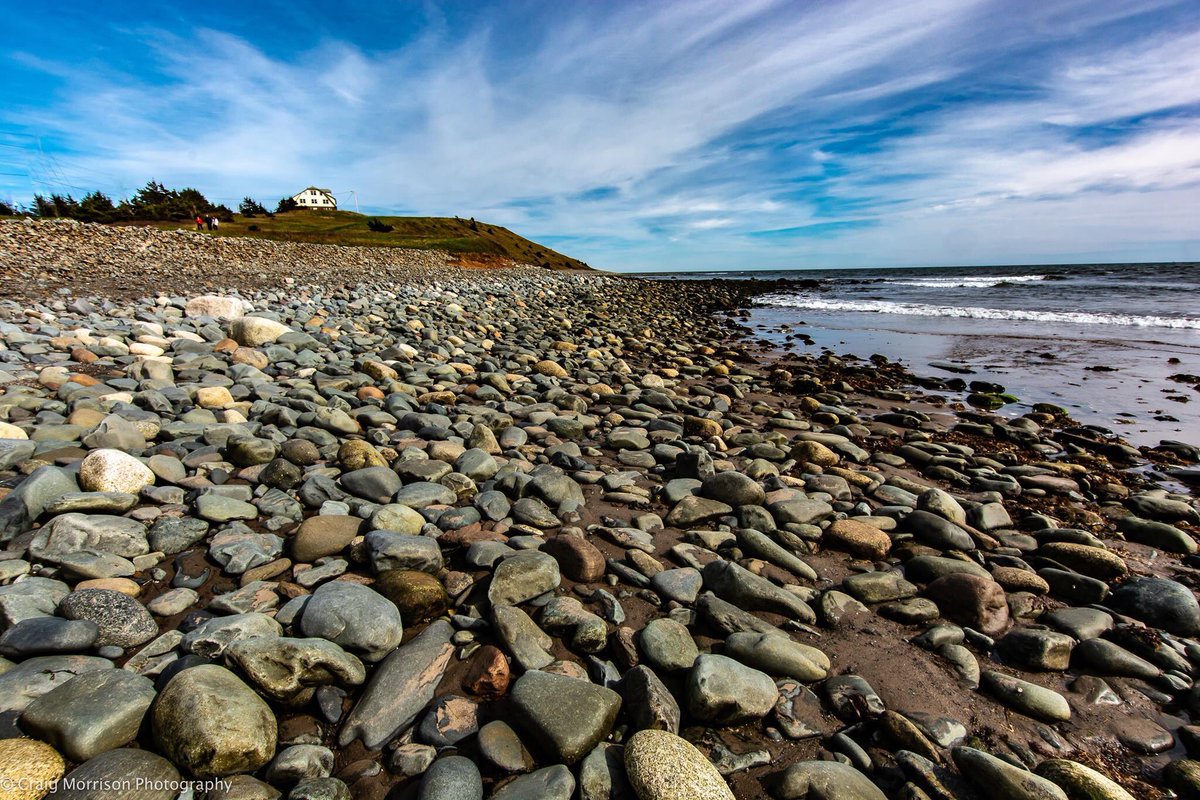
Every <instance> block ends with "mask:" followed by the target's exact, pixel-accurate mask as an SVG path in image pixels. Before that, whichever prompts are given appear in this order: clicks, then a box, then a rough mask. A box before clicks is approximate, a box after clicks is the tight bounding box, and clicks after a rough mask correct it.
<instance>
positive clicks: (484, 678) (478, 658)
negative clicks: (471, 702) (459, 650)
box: [463, 644, 512, 700]
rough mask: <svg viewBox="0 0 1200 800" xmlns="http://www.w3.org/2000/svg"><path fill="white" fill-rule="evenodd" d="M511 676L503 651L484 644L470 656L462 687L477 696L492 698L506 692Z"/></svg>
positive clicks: (501, 695)
mask: <svg viewBox="0 0 1200 800" xmlns="http://www.w3.org/2000/svg"><path fill="white" fill-rule="evenodd" d="M511 677H512V676H511V673H510V672H509V668H508V659H507V658H505V656H504V653H502V652H500V650H499V649H497V648H496V647H493V646H492V645H490V644H486V645H484V646H483V647H481V648H479V649H478V650H476V651H475V655H474V656H472V657H471V664H470V666H468V667H467V674H466V677H464V678H463V688H464V689H466V690H467V691H468V692H470V693H471V694H473V695H476V696H478V697H483V698H485V699H489V700H494V699H496V698H498V697H503V696H504V695H505V694H506V693H507V692H508V683H509V680H510V679H511Z"/></svg>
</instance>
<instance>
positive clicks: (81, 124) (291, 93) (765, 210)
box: [10, 0, 1200, 267]
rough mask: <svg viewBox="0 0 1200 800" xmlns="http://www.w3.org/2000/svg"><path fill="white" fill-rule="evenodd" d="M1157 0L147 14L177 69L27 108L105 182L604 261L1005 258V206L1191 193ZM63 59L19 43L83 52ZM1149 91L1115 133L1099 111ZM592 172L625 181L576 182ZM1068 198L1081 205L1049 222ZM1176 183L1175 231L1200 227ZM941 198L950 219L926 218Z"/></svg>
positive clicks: (1196, 134)
mask: <svg viewBox="0 0 1200 800" xmlns="http://www.w3.org/2000/svg"><path fill="white" fill-rule="evenodd" d="M1143 10H1145V7H1143V8H1142V9H1129V8H1126V7H1125V6H1124V5H1123V4H1117V3H1110V4H1099V3H1092V2H1086V3H1085V2H1079V0H1070V1H1069V2H1059V3H1051V4H1043V5H1039V6H1038V7H1037V8H1036V9H1031V10H1029V11H1028V13H1025V14H1016V13H1013V11H1012V9H1011V6H1010V5H1008V4H1007V3H1006V2H1002V0H934V2H930V3H922V4H879V3H876V2H867V1H866V0H849V1H848V2H842V3H837V4H796V3H787V2H783V0H756V1H755V2H744V3H727V2H724V0H704V1H703V2H695V3H672V4H644V5H643V4H638V5H621V6H610V5H586V4H584V5H576V6H569V7H566V8H564V9H561V10H560V11H558V12H556V13H555V14H553V15H548V16H547V17H546V18H545V19H540V20H538V26H536V27H537V30H538V31H539V33H538V34H537V35H536V36H533V38H532V39H531V40H530V41H529V42H528V43H524V44H523V46H524V47H525V48H526V49H524V50H522V51H520V52H514V51H512V50H511V49H510V45H509V43H508V42H507V41H506V39H505V37H504V33H503V25H502V23H503V22H504V20H501V19H498V18H494V17H489V16H488V15H487V14H483V13H481V14H480V15H479V21H478V24H477V25H476V27H474V28H472V29H470V30H467V31H466V32H465V33H461V34H460V35H458V36H457V38H452V37H451V34H450V31H451V30H453V26H441V25H431V26H430V27H428V28H427V30H426V32H425V33H424V35H422V36H420V37H418V38H417V39H415V40H414V41H411V42H410V43H408V44H406V45H405V46H403V47H401V48H399V49H397V50H395V51H394V52H382V53H381V52H376V51H366V50H364V49H361V48H359V47H356V46H355V45H354V44H353V43H348V42H328V43H326V44H324V45H322V46H321V47H319V48H317V49H315V50H313V51H309V52H298V53H289V54H288V55H287V56H286V57H273V56H270V55H268V54H267V53H266V52H265V51H264V50H262V49H260V48H258V47H256V46H255V45H254V44H253V43H251V42H248V41H246V40H244V39H240V38H237V37H235V36H232V35H229V34H227V33H221V32H218V31H201V32H200V33H198V34H194V35H191V34H189V37H188V38H182V37H180V36H175V35H167V34H161V33H159V34H155V35H154V36H153V37H152V38H150V39H149V40H148V41H149V43H150V44H151V45H153V47H154V52H155V54H156V56H157V58H158V59H159V61H158V70H159V73H160V74H158V75H157V76H155V77H153V78H139V77H136V76H133V75H127V74H103V73H101V74H97V75H95V76H93V77H89V76H87V75H83V74H79V73H77V72H74V73H73V72H71V71H70V70H67V71H66V72H67V73H68V74H71V75H72V77H71V88H70V89H69V92H68V94H67V95H66V97H65V99H64V100H63V101H62V102H61V103H60V104H59V105H57V106H56V107H54V108H53V109H52V110H51V111H49V112H46V113H42V114H40V115H39V114H34V113H32V112H20V113H22V119H21V121H22V122H23V123H25V124H26V125H28V126H29V127H33V128H37V129H39V130H41V131H43V132H46V133H48V134H54V135H55V136H57V137H59V138H62V139H65V140H67V141H68V142H69V143H70V144H71V147H72V149H73V150H74V151H75V153H74V155H73V156H72V159H71V163H72V164H73V165H74V168H77V169H78V170H79V171H80V172H81V173H83V174H88V175H95V174H105V175H112V176H114V180H113V184H112V185H109V186H105V187H102V188H106V189H108V190H109V191H117V184H121V185H124V186H126V187H133V186H136V185H140V184H141V183H142V182H144V181H145V180H146V179H147V178H150V177H155V178H158V179H160V180H164V181H166V182H168V183H174V184H192V185H196V186H199V187H201V188H202V189H204V190H205V191H206V193H208V194H209V195H210V196H212V197H216V198H220V199H225V200H226V201H228V200H230V199H232V200H234V201H235V202H236V200H237V199H239V198H240V197H241V196H242V195H245V194H252V195H256V196H259V197H260V199H264V198H265V199H269V198H273V197H277V196H282V195H283V194H290V193H291V191H293V190H294V189H295V188H296V187H297V186H299V185H307V184H309V183H318V184H321V185H328V186H331V187H332V188H334V189H335V190H342V189H350V188H354V189H356V190H358V193H359V197H360V198H361V201H362V202H363V203H364V205H365V206H367V207H373V208H379V209H387V208H396V209H405V210H410V211H414V212H419V213H423V214H447V215H453V214H459V215H462V216H476V217H478V218H485V219H489V220H492V221H495V222H497V223H500V224H506V225H510V226H513V227H517V228H519V229H520V230H521V231H522V232H525V233H530V234H535V235H536V234H553V235H559V236H576V237H579V239H580V244H579V248H580V249H579V250H578V251H574V252H577V253H578V254H579V255H580V256H581V257H583V258H584V259H585V260H588V261H590V262H592V263H594V264H597V265H601V266H649V265H648V264H647V263H646V261H648V260H650V259H659V260H661V261H664V262H668V263H669V264H672V265H678V266H685V265H697V264H700V265H702V266H705V267H713V266H721V264H718V263H716V261H715V260H716V259H720V258H725V259H728V261H727V262H726V263H727V265H729V266H736V265H737V263H736V262H737V260H738V259H741V258H745V257H746V254H747V253H752V254H753V256H752V257H754V258H758V257H761V258H762V259H765V260H767V261H770V263H771V264H772V265H776V266H783V265H788V264H790V265H796V266H800V265H802V264H801V263H799V262H800V261H803V262H804V263H811V264H813V265H819V264H830V263H834V264H848V263H859V264H870V263H919V262H932V261H940V262H944V261H956V260H957V261H963V260H968V259H967V258H966V257H965V255H963V256H958V255H956V254H958V253H962V254H977V256H978V257H980V258H984V259H985V260H987V258H986V254H987V252H993V251H986V252H985V251H984V250H983V249H980V248H982V247H983V246H984V244H986V246H987V247H993V248H996V249H995V250H994V252H996V253H1001V254H1003V253H1011V252H1017V250H1018V249H1019V248H1017V247H1015V245H1014V244H1013V242H1011V241H1008V242H1005V241H1004V240H1003V238H1001V237H1000V236H999V233H1000V232H1003V231H1005V230H1007V231H1008V232H1009V233H1011V232H1012V230H1013V229H1012V227H1011V225H1010V224H1008V223H1007V222H1006V221H1007V220H1011V219H1021V220H1023V221H1024V222H1023V223H1022V224H1026V225H1029V226H1030V229H1031V230H1038V231H1040V233H1039V236H1038V237H1037V239H1036V241H1037V242H1038V243H1039V246H1040V247H1042V248H1043V250H1044V252H1046V253H1060V252H1065V248H1070V247H1072V246H1074V244H1073V242H1075V241H1076V240H1078V239H1079V238H1080V236H1081V235H1082V234H1081V231H1083V230H1086V231H1087V232H1088V235H1089V236H1097V237H1098V238H1095V239H1092V240H1091V241H1097V242H1100V241H1105V242H1112V243H1113V246H1114V247H1115V246H1118V245H1119V243H1120V242H1123V241H1135V240H1136V241H1142V239H1141V238H1140V237H1141V234H1142V230H1144V228H1143V229H1142V230H1139V229H1137V227H1136V226H1137V225H1144V217H1145V216H1147V215H1146V214H1133V213H1131V212H1130V209H1131V208H1132V207H1134V206H1136V207H1138V208H1142V209H1158V208H1160V207H1162V206H1163V204H1164V203H1167V202H1168V199H1169V201H1170V202H1172V203H1177V202H1179V200H1180V198H1184V197H1191V196H1192V193H1193V192H1194V189H1193V187H1194V186H1195V184H1196V183H1197V182H1200V156H1197V155H1196V154H1198V153H1200V126H1197V123H1196V117H1195V114H1194V112H1186V111H1181V110H1180V109H1181V108H1184V107H1186V106H1188V105H1189V104H1195V103H1197V102H1200V56H1197V53H1200V46H1198V45H1200V31H1197V30H1192V31H1188V30H1179V31H1174V30H1167V29H1160V30H1157V31H1151V32H1149V33H1146V34H1145V35H1143V36H1142V37H1140V38H1136V39H1133V40H1131V41H1123V43H1122V44H1120V45H1119V46H1117V45H1114V44H1113V41H1112V36H1113V34H1112V30H1113V29H1114V26H1116V25H1118V24H1121V23H1122V20H1123V18H1125V17H1129V16H1131V15H1136V14H1138V13H1141V11H1143ZM1097 31H1104V34H1103V35H1100V34H1098V33H1096V32H1097ZM126 44H128V43H126ZM1059 44H1061V45H1062V47H1061V48H1058V45H1059ZM1021 48H1034V49H1037V48H1043V50H1046V49H1048V50H1049V51H1050V52H1053V53H1057V55H1055V56H1054V57H1045V53H1044V52H1043V51H1039V52H1043V55H1042V57H1040V58H1038V59H1032V60H1031V61H1030V62H1029V64H1030V66H1021V65H1022V63H1023V62H1022V61H1021V60H1020V59H1015V60H1014V59H1013V57H1010V56H1008V53H1009V52H1010V51H1012V52H1014V53H1017V52H1021V53H1023V52H1025V51H1024V50H1021ZM1022 57H1023V56H1022ZM45 58H46V57H45V56H38V55H29V56H24V59H25V63H26V64H27V65H38V66H41V67H42V68H45V69H47V70H59V71H60V72H63V70H62V69H61V65H60V64H58V63H55V62H50V63H48V64H47V63H44V62H45ZM1006 58H1008V59H1009V60H1006ZM997 64H1002V65H1008V66H1010V67H1013V68H1014V69H1015V68H1016V67H1018V66H1019V67H1020V69H1018V70H1017V72H1016V73H1014V74H1013V76H1012V78H1011V83H1012V85H1013V86H1014V87H1015V88H1017V89H1020V91H1013V92H1010V93H1009V94H1008V95H1007V96H1005V97H1004V98H1002V99H998V98H996V97H992V96H989V95H987V94H986V93H982V94H981V93H975V92H974V91H973V89H974V87H973V85H972V82H973V81H980V80H984V79H985V78H987V79H992V78H994V76H992V75H990V74H988V71H989V70H992V69H994V68H995V65H997ZM944 87H952V90H953V92H954V97H953V98H951V97H950V96H945V97H943V95H942V92H944V91H950V89H946V88H944ZM906 97H907V98H911V97H917V98H920V99H921V100H924V101H927V102H925V103H924V105H923V107H922V110H921V111H922V113H921V114H919V115H913V116H912V118H911V120H910V122H909V123H908V124H907V126H906V127H905V129H903V130H900V131H895V132H892V133H889V134H888V135H887V136H883V137H881V138H880V140H879V141H878V142H876V143H874V144H873V146H872V148H871V149H869V150H867V151H865V152H864V151H862V148H850V149H849V151H847V149H846V148H845V147H842V146H840V145H842V144H843V143H844V141H845V140H846V139H847V138H848V137H850V136H851V135H852V134H849V133H846V131H847V130H849V129H852V128H858V129H867V130H869V129H871V128H872V126H875V127H878V126H880V125H881V124H882V123H883V122H884V121H886V119H887V118H888V116H889V115H892V114H895V113H896V112H897V110H898V109H900V108H902V107H903V106H901V105H897V104H901V103H904V102H911V103H919V102H920V100H905V98H906ZM928 101H932V102H928ZM1164 112H1171V113H1170V114H1164ZM12 113H16V112H15V110H14V111H10V116H11V114H12ZM1156 113H1157V114H1159V115H1161V116H1162V118H1161V119H1159V118H1152V119H1148V120H1144V121H1142V122H1140V123H1139V125H1138V126H1136V127H1130V128H1129V129H1127V130H1122V131H1120V133H1119V135H1113V136H1111V137H1109V138H1107V139H1106V138H1089V137H1088V136H1083V135H1081V134H1082V133H1086V131H1081V130H1080V126H1088V125H1096V124H1102V123H1105V124H1107V123H1114V122H1120V121H1122V120H1125V119H1126V118H1128V117H1131V116H1135V115H1154V114H1156ZM1122 124H1125V123H1122ZM879 129H880V130H882V128H879ZM598 187H616V189H617V191H615V192H611V193H609V194H607V195H601V196H599V197H598V198H597V199H594V200H590V201H584V200H579V199H571V198H577V197H578V196H579V195H581V194H583V193H585V192H587V191H588V190H592V189H596V188H598ZM806 192H807V193H806ZM814 192H815V193H819V194H822V195H824V196H825V197H826V199H827V200H828V202H827V203H825V204H824V205H822V204H821V203H819V202H818V200H817V198H816V197H815V195H814V194H813V193H814ZM1114 198H1115V199H1114ZM849 208H852V209H853V210H852V211H850V210H847V209H849ZM1049 209H1053V210H1054V213H1056V214H1059V215H1060V217H1061V218H1062V219H1063V220H1069V221H1071V225H1072V227H1068V226H1066V225H1065V224H1063V225H1060V226H1058V228H1057V229H1056V228H1054V227H1052V226H1050V225H1048V224H1038V221H1039V220H1040V219H1042V217H1043V216H1044V215H1045V214H1046V213H1048V211H1049ZM1166 210H1167V211H1168V212H1169V213H1166V214H1159V215H1158V218H1160V219H1165V220H1168V223H1169V224H1166V225H1155V226H1153V227H1154V230H1155V231H1156V236H1157V238H1156V239H1155V241H1164V242H1176V241H1180V240H1184V239H1186V238H1187V237H1188V232H1189V230H1190V228H1189V227H1188V226H1187V225H1186V224H1185V223H1184V222H1182V221H1181V220H1179V215H1178V214H1175V213H1170V212H1171V211H1172V209H1166ZM1097 215H1117V216H1115V217H1111V218H1109V217H1104V218H1103V219H1099V218H1098V217H1097ZM1150 216H1153V215H1150ZM1093 219H1096V220H1097V221H1098V222H1097V225H1096V227H1097V228H1098V229H1099V232H1097V231H1096V230H1094V229H1093V226H1092V225H1091V220H1093ZM846 221H870V222H873V223H875V225H876V227H874V228H872V229H869V230H856V231H855V232H853V233H845V234H842V235H840V236H838V237H837V238H825V239H820V238H813V237H804V238H802V239H796V240H794V241H790V242H788V243H786V244H778V243H772V242H771V240H769V239H763V238H754V239H751V238H747V237H745V236H744V235H743V234H745V233H747V232H750V231H753V230H769V229H782V228H797V227H802V226H811V225H818V224H823V223H829V222H846ZM1176 223H1178V224H1176ZM947 225H952V226H955V233H954V234H953V235H949V234H946V235H938V234H936V233H933V232H932V231H936V230H938V229H939V228H938V226H943V227H944V226H947ZM931 226H932V228H931ZM1193 238H1194V237H1193ZM666 239H672V240H674V242H675V244H674V246H673V247H672V248H669V249H668V248H664V247H663V246H662V241H664V240H666ZM777 241H781V240H777ZM1168 246H1173V245H1168ZM789 248H790V249H789ZM870 248H874V249H873V250H872V249H870ZM955 248H958V249H957V250H956V249H955ZM1022 248H1024V245H1023V244H1022ZM564 249H567V250H571V247H570V246H569V245H566V246H564ZM1020 252H1029V253H1032V252H1033V251H1032V250H1027V249H1020ZM993 260H996V259H993ZM700 262H703V263H702V264H701V263H700Z"/></svg>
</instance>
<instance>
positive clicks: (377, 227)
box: [367, 217, 395, 233]
mask: <svg viewBox="0 0 1200 800" xmlns="http://www.w3.org/2000/svg"><path fill="white" fill-rule="evenodd" d="M367 227H368V228H370V229H371V230H373V231H375V232H376V233H391V232H392V231H394V230H395V227H394V226H392V225H388V224H387V223H384V222H380V221H379V220H377V219H375V218H374V217H372V218H371V219H369V220H367Z"/></svg>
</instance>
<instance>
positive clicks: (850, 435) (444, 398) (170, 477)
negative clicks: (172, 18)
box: [0, 221, 1200, 800]
mask: <svg viewBox="0 0 1200 800" xmlns="http://www.w3.org/2000/svg"><path fill="white" fill-rule="evenodd" d="M0 279H2V280H3V281H4V291H3V299H2V300H0V487H3V488H0V495H2V498H0V540H2V541H3V550H2V551H0V656H2V658H0V737H4V738H0V798H14V799H15V798H21V799H22V800H24V799H25V798H41V797H44V796H47V795H48V794H49V793H50V792H51V791H52V790H53V794H49V796H52V797H56V798H79V799H80V800H82V798H90V799H91V800H100V799H101V798H114V799H115V798H118V797H120V798H127V797H132V798H138V799H139V800H158V799H159V798H161V800H168V799H169V798H174V797H176V796H178V795H180V789H181V787H182V788H183V791H184V794H183V795H182V796H194V797H197V798H200V797H207V798H209V800H233V799H234V798H238V799H239V800H267V799H268V798H279V797H286V798H291V799H294V800H318V799H321V800H340V799H341V798H351V797H353V798H415V799H416V800H482V798H484V797H490V798H496V800H535V799H536V800H571V798H578V799H579V800H617V798H628V799H629V800H711V799H713V798H730V797H736V798H777V799H778V800H880V799H881V798H895V799H897V800H1129V799H1130V798H1138V799H1139V800H1153V799H1155V798H1167V797H1172V796H1176V797H1181V798H1197V797H1200V726H1194V725H1193V724H1192V723H1193V715H1194V714H1197V713H1200V690H1197V689H1195V688H1194V685H1193V684H1194V679H1195V677H1196V674H1197V670H1198V669H1200V605H1198V604H1197V599H1196V595H1195V589H1196V588H1197V586H1200V571H1198V568H1200V554H1198V553H1197V550H1198V545H1197V540H1196V536H1197V534H1200V512H1198V511H1197V508H1198V507H1200V506H1198V503H1197V499H1196V496H1195V487H1197V486H1200V446H1197V445H1198V444H1200V436H1197V437H1196V441H1192V442H1179V441H1168V442H1163V443H1161V444H1159V445H1157V446H1142V447H1133V446H1131V445H1130V444H1129V443H1127V442H1125V441H1123V440H1121V439H1120V438H1118V437H1116V436H1114V435H1111V434H1109V433H1106V432H1105V431H1103V430H1101V429H1098V428H1096V427H1094V426H1092V427H1089V426H1083V425H1080V424H1078V423H1076V422H1074V421H1072V420H1071V419H1070V417H1069V416H1067V415H1066V414H1065V413H1064V412H1063V410H1062V409H1061V408H1057V407H1055V406H1048V405H1042V406H1036V407H1034V409H1033V411H1031V412H1030V413H1028V414H1025V415H1024V416H1020V417H1016V418H1012V417H1002V416H998V415H996V414H995V413H992V412H989V411H986V410H981V409H980V408H978V407H972V406H968V405H965V404H961V403H957V402H955V401H954V400H953V399H948V398H947V397H945V396H944V395H942V394H939V393H938V387H937V386H935V385H930V384H929V382H928V381H926V382H924V386H920V385H918V384H917V383H916V382H914V380H913V377H914V376H912V375H911V374H909V373H908V372H907V371H906V370H905V369H904V368H902V367H901V366H900V365H898V364H896V363H895V362H893V361H890V360H888V359H887V358H884V357H883V356H870V357H869V358H862V359H857V358H849V357H837V356H834V355H832V354H830V353H828V352H826V353H823V354H819V355H818V354H805V353H803V352H802V351H801V352H796V351H792V350H790V349H788V348H781V347H779V346H778V345H776V344H772V343H771V342H765V341H759V340H758V339H756V338H755V336H754V333H753V331H751V330H750V329H749V328H746V327H744V325H743V323H744V322H745V321H746V319H747V309H748V308H750V307H751V306H752V305H753V303H754V302H755V296H756V295H758V294H761V293H762V292H764V291H771V290H777V289H778V288H779V287H777V286H773V285H771V284H768V283H765V282H752V281H745V282H739V281H672V282H653V281H640V280H631V279H628V278H623V277H620V276H616V275H610V274H606V273H602V272H572V273H559V272H549V271H545V270H542V269H538V268H535V267H530V266H522V265H516V264H514V265H512V266H511V267H508V268H502V269H490V270H471V269H463V268H460V267H459V266H456V264H455V263H454V259H452V258H451V257H450V256H448V255H446V254H442V253H436V252H422V251H412V250H399V249H392V248H379V249H371V248H357V247H332V246H322V245H306V244H288V243H279V242H266V241H261V240H243V239H234V238H221V239H216V238H212V237H208V236H205V235H204V234H199V233H190V232H165V231H159V230H155V229H149V228H122V227H104V226H97V225H82V224H78V223H67V222H63V223H56V222H41V223H36V222H32V221H23V222H0ZM997 390H998V391H997ZM977 392H978V393H979V394H981V395H987V394H998V393H999V392H1003V388H1002V387H988V386H980V387H978V388H977ZM1193 757H1195V758H1196V759H1198V760H1193ZM191 781H195V782H196V783H194V784H189V783H188V782H191Z"/></svg>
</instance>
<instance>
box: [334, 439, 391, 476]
mask: <svg viewBox="0 0 1200 800" xmlns="http://www.w3.org/2000/svg"><path fill="white" fill-rule="evenodd" d="M337 460H338V463H339V464H341V465H342V469H344V470H346V471H348V472H352V471H354V470H358V469H366V468H367V467H386V466H387V465H388V463H387V461H386V460H385V459H384V457H383V456H381V455H380V454H379V451H378V450H376V449H375V447H374V445H372V444H371V443H370V442H365V441H363V440H362V439H347V440H346V441H345V442H342V446H341V447H339V448H338V454H337Z"/></svg>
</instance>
